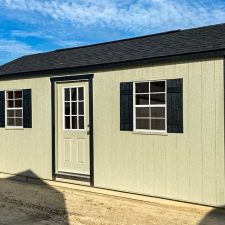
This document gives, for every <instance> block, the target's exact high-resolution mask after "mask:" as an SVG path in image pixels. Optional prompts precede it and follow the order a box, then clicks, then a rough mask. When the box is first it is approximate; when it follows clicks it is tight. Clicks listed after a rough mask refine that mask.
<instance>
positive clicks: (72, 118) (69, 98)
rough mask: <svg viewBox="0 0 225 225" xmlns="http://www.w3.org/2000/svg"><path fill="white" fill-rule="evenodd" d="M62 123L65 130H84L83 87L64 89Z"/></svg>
mask: <svg viewBox="0 0 225 225" xmlns="http://www.w3.org/2000/svg"><path fill="white" fill-rule="evenodd" d="M63 91H64V95H63V103H64V104H63V107H64V109H63V112H64V113H63V121H64V129H65V130H84V129H85V103H84V102H85V94H84V87H72V88H64V89H63Z"/></svg>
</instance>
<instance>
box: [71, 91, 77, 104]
mask: <svg viewBox="0 0 225 225" xmlns="http://www.w3.org/2000/svg"><path fill="white" fill-rule="evenodd" d="M71 95H72V101H77V89H76V88H72V89H71Z"/></svg>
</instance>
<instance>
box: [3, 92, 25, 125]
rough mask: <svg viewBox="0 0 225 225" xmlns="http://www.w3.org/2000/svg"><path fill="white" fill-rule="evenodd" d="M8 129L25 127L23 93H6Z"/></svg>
mask: <svg viewBox="0 0 225 225" xmlns="http://www.w3.org/2000/svg"><path fill="white" fill-rule="evenodd" d="M5 115H6V127H23V91H22V90H16V91H6V114H5Z"/></svg>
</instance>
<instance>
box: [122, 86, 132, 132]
mask: <svg viewBox="0 0 225 225" xmlns="http://www.w3.org/2000/svg"><path fill="white" fill-rule="evenodd" d="M120 130H122V131H132V130H133V83H132V82H126V83H120Z"/></svg>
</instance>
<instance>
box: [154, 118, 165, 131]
mask: <svg viewBox="0 0 225 225" xmlns="http://www.w3.org/2000/svg"><path fill="white" fill-rule="evenodd" d="M151 129H152V130H165V120H164V119H151Z"/></svg>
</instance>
